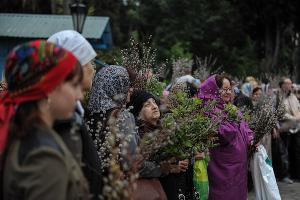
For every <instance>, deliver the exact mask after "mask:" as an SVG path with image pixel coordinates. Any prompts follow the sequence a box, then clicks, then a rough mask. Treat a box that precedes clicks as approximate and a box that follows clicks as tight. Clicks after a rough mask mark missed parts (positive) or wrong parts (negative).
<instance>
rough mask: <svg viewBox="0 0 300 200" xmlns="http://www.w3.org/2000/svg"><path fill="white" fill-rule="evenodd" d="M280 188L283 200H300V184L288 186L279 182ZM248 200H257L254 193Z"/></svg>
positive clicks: (251, 193)
mask: <svg viewBox="0 0 300 200" xmlns="http://www.w3.org/2000/svg"><path fill="white" fill-rule="evenodd" d="M278 187H279V191H280V195H281V199H282V200H300V183H299V182H297V183H293V184H286V183H282V182H278ZM248 200H255V195H254V192H253V191H252V192H250V193H249V195H248Z"/></svg>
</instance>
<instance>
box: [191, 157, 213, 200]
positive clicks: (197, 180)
mask: <svg viewBox="0 0 300 200" xmlns="http://www.w3.org/2000/svg"><path fill="white" fill-rule="evenodd" d="M208 161H209V156H205V158H204V159H203V160H196V161H195V163H194V167H193V168H194V170H193V171H194V173H193V182H194V187H195V189H196V192H198V193H199V194H200V200H207V199H208V176H207V165H208Z"/></svg>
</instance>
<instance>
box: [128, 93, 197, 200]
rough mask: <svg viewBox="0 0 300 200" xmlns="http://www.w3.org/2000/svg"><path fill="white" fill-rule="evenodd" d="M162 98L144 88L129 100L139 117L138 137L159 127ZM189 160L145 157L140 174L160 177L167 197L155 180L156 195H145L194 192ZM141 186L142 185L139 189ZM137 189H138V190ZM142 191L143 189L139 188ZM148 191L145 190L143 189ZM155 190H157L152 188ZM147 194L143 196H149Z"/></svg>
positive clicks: (175, 196)
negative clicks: (160, 160)
mask: <svg viewBox="0 0 300 200" xmlns="http://www.w3.org/2000/svg"><path fill="white" fill-rule="evenodd" d="M159 105H160V103H159V101H158V100H157V98H156V97H155V96H153V95H152V94H151V93H149V92H146V91H143V90H135V91H134V92H133V94H132V95H131V97H130V102H129V103H128V104H127V106H129V107H131V109H130V112H132V114H133V115H134V117H135V119H136V124H137V126H138V135H139V140H142V139H143V137H144V136H145V135H147V134H150V133H155V131H157V130H158V129H159V127H160V117H161V113H160V110H159ZM188 164H189V162H188V160H180V161H177V162H176V161H174V162H173V163H168V162H161V163H157V162H154V161H150V160H144V161H143V162H142V164H141V166H140V168H139V178H141V179H143V180H145V179H146V180H147V179H151V180H152V181H157V178H159V180H160V183H161V184H162V186H163V189H164V192H165V193H166V197H165V195H164V194H163V192H159V191H162V189H161V190H160V189H159V188H160V187H161V186H160V184H158V183H159V182H158V183H157V184H156V185H157V187H156V189H157V190H156V195H157V196H155V195H154V194H153V195H152V196H151V195H144V196H146V197H147V199H165V198H168V199H178V197H179V196H180V195H181V196H185V197H186V198H188V197H190V198H192V196H191V193H192V192H191V191H192V189H193V186H192V180H191V179H189V177H192V176H189V175H190V173H187V170H188ZM138 189H139V186H138V188H137V190H138ZM137 193H138V192H137ZM140 193H143V192H140ZM144 193H145V194H147V192H146V191H144ZM153 193H154V192H153ZM146 197H144V198H143V199H146Z"/></svg>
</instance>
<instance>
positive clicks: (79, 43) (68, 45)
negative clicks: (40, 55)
mask: <svg viewBox="0 0 300 200" xmlns="http://www.w3.org/2000/svg"><path fill="white" fill-rule="evenodd" d="M47 41H48V42H52V43H55V44H57V45H60V46H62V47H63V48H65V49H67V50H69V51H71V52H72V53H73V54H74V55H75V56H76V58H77V59H78V61H79V62H80V64H81V65H85V64H87V63H88V62H90V61H91V60H92V59H94V58H95V57H96V52H95V50H94V49H93V47H92V46H91V44H90V43H89V42H88V41H87V40H86V39H85V38H84V37H83V36H82V35H81V34H80V33H78V32H76V31H73V30H65V31H60V32H58V33H55V34H53V35H52V36H50V37H49V38H48V40H47Z"/></svg>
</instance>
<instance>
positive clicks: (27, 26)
mask: <svg viewBox="0 0 300 200" xmlns="http://www.w3.org/2000/svg"><path fill="white" fill-rule="evenodd" d="M108 21H109V17H94V16H93V17H92V16H87V18H86V20H85V24H84V29H83V36H84V37H85V38H88V39H100V38H101V37H102V34H103V32H104V31H105V28H106V26H107V24H108ZM62 30H73V21H72V16H71V15H37V14H15V13H0V37H1V36H2V37H23V38H48V37H49V36H51V35H52V34H54V33H56V32H59V31H62Z"/></svg>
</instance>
